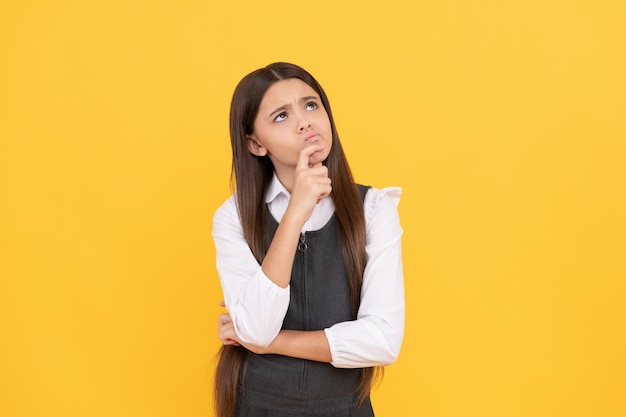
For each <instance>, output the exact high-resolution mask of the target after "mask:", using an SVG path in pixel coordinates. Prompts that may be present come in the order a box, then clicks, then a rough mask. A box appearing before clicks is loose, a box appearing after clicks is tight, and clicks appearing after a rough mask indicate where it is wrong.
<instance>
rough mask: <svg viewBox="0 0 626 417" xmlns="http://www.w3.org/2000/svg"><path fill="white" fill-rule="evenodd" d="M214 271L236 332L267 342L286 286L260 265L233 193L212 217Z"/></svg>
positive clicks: (282, 309)
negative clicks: (276, 280) (215, 266)
mask: <svg viewBox="0 0 626 417" xmlns="http://www.w3.org/2000/svg"><path fill="white" fill-rule="evenodd" d="M213 240H214V242H215V249H216V259H217V272H218V274H219V277H220V283H221V285H222V291H223V293H224V302H225V303H226V308H227V309H228V312H229V313H230V316H231V318H232V320H233V324H234V326H235V331H236V332H237V336H239V338H241V340H242V341H244V342H246V343H251V344H253V345H257V346H263V347H265V346H268V345H269V344H270V343H271V342H272V340H274V338H275V337H276V335H277V334H278V332H279V331H280V328H281V326H282V324H283V319H284V317H285V314H286V313H287V308H288V307H289V286H288V287H287V288H281V287H279V286H278V285H276V284H274V282H272V281H271V280H270V279H269V278H268V277H267V276H266V275H265V274H264V273H263V270H262V269H261V266H260V265H259V263H258V262H257V260H256V258H255V257H254V255H253V254H252V251H251V250H250V247H249V246H248V244H247V242H246V240H245V239H244V236H243V230H242V228H241V222H240V221H239V216H238V214H237V207H236V204H235V198H234V196H231V197H230V198H229V199H228V200H226V202H225V203H224V204H222V205H221V206H220V207H219V208H218V209H217V211H216V212H215V215H214V217H213Z"/></svg>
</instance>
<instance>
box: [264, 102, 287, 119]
mask: <svg viewBox="0 0 626 417" xmlns="http://www.w3.org/2000/svg"><path fill="white" fill-rule="evenodd" d="M289 107H291V104H285V105H282V106H280V107H278V108H276V109H274V111H273V112H271V113H270V114H269V115H268V116H267V118H268V119H269V118H271V117H272V116H273V115H274V114H276V113H278V112H282V111H283V110H286V109H288V108H289Z"/></svg>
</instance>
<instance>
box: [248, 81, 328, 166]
mask: <svg viewBox="0 0 626 417" xmlns="http://www.w3.org/2000/svg"><path fill="white" fill-rule="evenodd" d="M313 143H315V144H321V145H322V146H323V149H322V150H320V151H317V152H314V153H313V154H311V156H310V157H309V165H314V164H316V163H318V162H322V161H324V160H325V159H326V158H327V157H328V154H329V153H330V148H331V145H332V131H331V127H330V119H329V118H328V113H326V109H324V106H323V105H322V102H321V100H320V97H319V95H318V94H317V93H316V92H315V90H313V89H312V88H311V87H309V86H308V85H307V84H306V83H305V82H303V81H301V80H299V79H297V78H291V79H288V80H283V81H278V82H276V83H274V84H272V86H271V87H270V88H269V89H268V90H267V91H266V92H265V95H264V96H263V100H262V101H261V105H260V106H259V112H258V114H257V116H256V119H255V121H254V132H253V133H252V134H251V135H248V149H249V150H250V152H252V153H253V154H254V155H259V156H264V155H268V156H269V158H270V160H271V161H272V163H273V164H274V169H275V170H276V173H277V175H278V176H279V178H280V177H281V174H283V173H284V174H287V175H293V172H294V171H295V167H296V163H297V161H298V155H299V153H300V151H301V150H302V149H303V148H304V147H306V146H308V145H311V144H313Z"/></svg>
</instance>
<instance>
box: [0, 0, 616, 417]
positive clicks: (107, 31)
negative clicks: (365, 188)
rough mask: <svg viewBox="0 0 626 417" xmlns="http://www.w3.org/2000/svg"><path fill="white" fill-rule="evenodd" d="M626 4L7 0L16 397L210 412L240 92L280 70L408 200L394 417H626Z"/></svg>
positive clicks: (7, 388) (1, 22) (7, 198)
mask: <svg viewBox="0 0 626 417" xmlns="http://www.w3.org/2000/svg"><path fill="white" fill-rule="evenodd" d="M624 4H625V3H624V2H622V1H618V0H615V1H608V0H604V1H593V0H582V1H571V0H552V1H546V0H527V1H495V0H491V1H487V0H485V1H461V0H430V1H426V0H416V1H408V0H406V1H397V0H388V1H384V2H373V1H371V2H367V1H366V2H361V1H353V2H341V1H328V0H323V1H318V2H306V3H305V2H302V3H300V2H259V1H241V2H237V1H231V2H212V1H208V0H204V1H174V0H171V1H154V0H151V1H148V0H132V1H127V0H125V1H122V0H116V1H87V0H85V1H78V0H60V1H36V0H25V1H17V0H15V1H8V0H2V2H0V140H1V141H0V199H1V200H0V256H1V257H0V415H1V416H2V417H27V416H28V417H30V416H65V417H74V416H76V417H79V416H80V417H82V416H90V417H91V416H94V417H95V416H167V417H172V416H190V417H191V416H211V415H212V412H211V407H212V402H211V398H210V392H211V376H212V367H213V365H214V354H215V352H216V351H217V348H218V340H217V338H216V326H215V324H216V318H217V314H218V313H219V312H220V311H221V310H220V308H219V306H218V303H219V301H220V300H221V295H220V290H219V285H218V280H217V276H216V273H215V269H214V262H215V259H214V248H213V243H212V241H211V238H210V231H211V218H212V215H213V212H214V210H215V208H216V207H217V206H218V205H219V204H220V203H221V202H222V201H223V200H224V199H225V198H226V197H227V196H228V195H229V188H228V180H229V173H230V150H229V142H228V141H229V139H228V132H227V119H228V106H229V101H230V96H231V93H232V91H233V89H234V87H235V84H236V83H237V81H238V80H239V79H240V78H241V77H242V76H243V75H245V74H246V73H248V72H249V71H251V70H253V69H256V68H258V67H260V66H263V65H265V64H267V63H269V62H273V61H277V60H286V61H292V62H295V63H298V64H300V65H302V66H304V67H305V68H307V69H308V70H310V71H311V72H312V73H313V74H314V75H315V76H316V77H317V78H318V80H319V81H320V82H321V83H322V85H323V86H324V87H325V89H326V90H327V93H328V94H329V97H330V100H331V103H332V105H333V111H334V113H335V118H336V121H337V125H338V128H339V132H340V136H341V137H342V141H343V143H344V145H345V148H346V151H347V153H348V157H349V160H350V161H351V165H352V167H353V170H354V171H355V174H356V177H357V179H358V180H359V181H360V182H362V183H365V184H370V185H374V186H377V187H384V186H389V185H399V186H402V187H403V190H404V195H403V199H402V202H401V204H400V213H401V219H402V225H403V227H404V230H405V235H404V240H403V242H404V260H405V272H406V289H407V322H406V337H405V343H404V345H403V349H402V353H401V357H400V359H399V361H398V362H397V363H396V364H394V365H392V366H391V367H389V368H388V369H387V372H386V377H385V379H384V381H383V383H382V385H381V386H380V387H379V388H378V389H377V390H376V391H375V393H374V403H375V407H376V409H377V416H382V417H395V416H424V417H452V416H455V417H456V416H463V417H473V416H476V417H478V416H480V417H485V416H506V417H517V416H520V417H522V416H524V417H525V416H533V417H535V416H536V417H543V416H568V417H571V416H594V417H595V416H603V417H617V416H626V396H625V395H624V393H625V392H626V360H625V356H626V355H625V352H626V337H625V328H626V307H625V305H626V302H625V298H626V284H625V279H626V264H625V261H624V258H625V254H626V244H625V241H626V237H625V236H626V192H625V190H626V168H625V165H626V164H625V162H626V122H625V115H626V77H625V76H624V75H625V74H626V29H625V28H626V25H624V19H625V18H626V6H625V5H624Z"/></svg>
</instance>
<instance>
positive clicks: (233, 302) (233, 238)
mask: <svg viewBox="0 0 626 417" xmlns="http://www.w3.org/2000/svg"><path fill="white" fill-rule="evenodd" d="M320 146H321V145H317V144H313V145H310V146H308V147H306V148H304V149H303V150H302V151H301V152H300V155H299V158H298V162H297V166H296V169H295V172H294V176H293V178H292V183H293V185H292V190H291V199H290V202H289V206H288V207H287V211H286V212H285V214H284V216H283V219H282V220H281V222H280V224H279V226H278V229H277V231H276V233H275V235H274V238H273V240H272V243H271V244H270V247H269V248H268V251H267V253H266V255H265V258H264V260H263V262H262V265H260V266H259V264H258V262H257V261H256V259H255V257H254V256H253V254H252V252H251V250H250V248H249V247H248V244H247V242H246V241H245V238H244V235H243V230H242V228H241V223H240V221H239V216H238V212H237V207H236V204H235V200H234V197H231V199H229V200H228V201H227V202H226V203H225V204H224V205H223V206H222V207H220V208H219V209H218V210H217V212H216V214H215V217H214V222H213V238H214V241H215V247H216V253H217V269H218V273H219V276H220V282H221V285H222V291H223V293H224V300H225V304H226V306H227V307H228V310H229V312H230V316H231V317H232V322H233V326H234V329H235V330H236V333H237V335H238V337H239V338H240V339H241V340H242V341H244V342H245V343H248V344H253V345H257V346H268V345H269V344H270V342H271V341H272V340H273V339H274V337H275V336H276V335H277V334H278V331H279V330H280V328H281V326H282V320H283V318H284V316H285V314H286V312H287V307H288V305H289V289H288V286H289V281H290V279H291V268H292V265H293V257H294V254H295V251H296V246H297V244H298V239H299V236H300V231H301V230H302V226H303V224H304V222H306V220H307V219H308V218H309V217H310V216H311V213H312V211H313V208H314V207H315V205H316V204H317V202H318V201H319V199H320V198H324V197H325V196H327V195H328V194H329V193H330V191H331V186H330V179H329V178H328V171H327V169H326V167H324V166H322V165H321V163H320V164H316V165H314V166H309V163H308V161H309V157H310V155H311V154H312V153H314V152H316V151H318V150H319V147H320Z"/></svg>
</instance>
